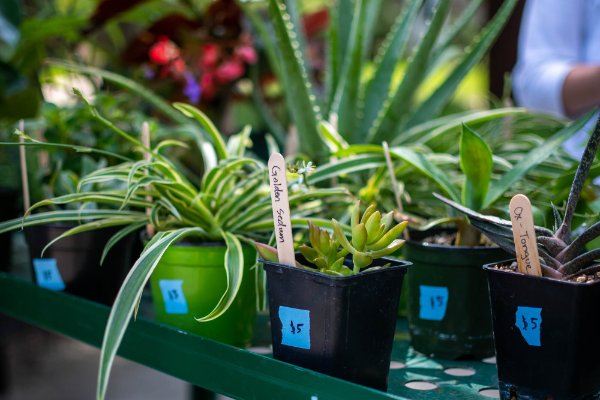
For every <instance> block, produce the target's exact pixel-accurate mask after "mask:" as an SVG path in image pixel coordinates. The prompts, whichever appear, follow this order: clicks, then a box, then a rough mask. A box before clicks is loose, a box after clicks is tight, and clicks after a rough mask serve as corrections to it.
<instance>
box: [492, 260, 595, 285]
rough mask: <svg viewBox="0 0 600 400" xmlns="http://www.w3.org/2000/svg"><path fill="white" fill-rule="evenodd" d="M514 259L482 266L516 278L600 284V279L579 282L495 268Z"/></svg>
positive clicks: (576, 283) (561, 283) (493, 271)
mask: <svg viewBox="0 0 600 400" xmlns="http://www.w3.org/2000/svg"><path fill="white" fill-rule="evenodd" d="M513 261H516V258H512V259H510V260H503V261H498V262H493V263H489V264H484V265H483V267H482V268H483V269H484V270H486V271H488V272H490V273H498V274H507V275H512V276H515V279H529V280H532V281H549V282H553V283H555V284H559V285H568V286H581V287H593V286H595V285H597V284H600V280H597V281H595V282H592V283H579V282H572V281H565V280H563V279H556V278H552V277H549V276H536V275H527V274H524V273H522V272H519V271H509V270H505V269H499V268H495V266H496V265H505V264H508V263H512V262H513Z"/></svg>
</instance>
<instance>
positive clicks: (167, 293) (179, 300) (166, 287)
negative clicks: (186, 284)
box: [158, 279, 188, 314]
mask: <svg viewBox="0 0 600 400" xmlns="http://www.w3.org/2000/svg"><path fill="white" fill-rule="evenodd" d="M158 286H159V287H160V291H161V292H162V295H163V300H164V302H165V311H166V313H167V314H187V313H188V305H187V301H186V300H185V295H184V294H183V281H182V280H181V279H161V280H160V281H159V282H158Z"/></svg>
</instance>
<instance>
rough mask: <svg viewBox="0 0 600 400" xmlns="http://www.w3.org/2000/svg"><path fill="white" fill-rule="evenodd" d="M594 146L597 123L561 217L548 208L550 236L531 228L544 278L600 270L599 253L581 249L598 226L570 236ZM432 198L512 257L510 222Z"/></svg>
mask: <svg viewBox="0 0 600 400" xmlns="http://www.w3.org/2000/svg"><path fill="white" fill-rule="evenodd" d="M598 146H600V119H599V120H598V122H597V123H596V127H595V129H594V131H593V132H592V134H591V136H590V138H589V141H588V143H587V146H586V148H585V150H584V152H583V155H582V157H581V161H580V163H579V165H578V167H577V171H576V173H575V176H574V179H573V182H572V184H571V191H570V192H569V197H568V200H567V203H566V206H565V210H564V215H563V216H562V217H561V215H560V212H559V211H558V210H557V209H556V207H554V206H552V207H553V209H554V215H555V222H556V225H555V229H554V232H553V231H551V230H549V229H546V228H543V227H539V226H536V227H535V231H536V235H537V244H538V252H539V254H540V258H541V264H542V272H543V275H544V276H547V277H552V278H557V279H570V278H571V277H573V276H574V275H581V274H592V273H595V272H597V271H599V270H600V263H598V261H597V260H598V259H600V249H593V250H589V251H587V250H586V249H585V245H586V244H588V243H589V242H590V241H592V240H594V239H596V238H597V237H599V236H600V222H597V223H595V224H593V225H591V226H590V227H588V228H586V229H583V230H582V231H581V233H580V234H579V235H578V236H577V237H574V236H573V232H572V230H571V225H572V222H573V217H574V215H575V208H576V206H577V203H578V201H579V199H580V196H581V192H582V190H583V189H584V187H585V183H586V179H587V177H588V174H589V172H590V169H591V167H592V165H593V162H594V159H595V157H596V152H597V150H598ZM436 197H438V198H439V199H440V200H442V201H443V202H445V203H446V204H448V205H450V206H451V207H453V208H455V209H456V210H458V211H460V212H461V213H463V214H465V215H466V216H468V217H469V219H470V220H471V224H472V225H473V226H475V227H476V228H477V229H479V230H480V231H481V232H483V233H484V234H485V235H486V236H487V237H489V238H490V239H491V240H493V241H494V242H495V243H496V244H498V246H500V247H502V248H503V249H504V250H506V251H507V252H509V253H511V254H515V247H514V243H513V235H512V223H511V222H510V221H507V220H503V219H500V218H497V217H492V216H488V215H483V214H480V213H477V212H475V210H472V209H470V208H468V207H465V206H463V205H460V204H457V203H456V202H454V201H452V200H449V199H447V198H445V197H443V196H440V195H436Z"/></svg>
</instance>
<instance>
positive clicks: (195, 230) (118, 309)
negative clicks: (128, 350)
mask: <svg viewBox="0 0 600 400" xmlns="http://www.w3.org/2000/svg"><path fill="white" fill-rule="evenodd" d="M84 101H85V99H84ZM86 103H87V102H86ZM87 104H88V106H89V109H90V111H91V113H92V115H93V116H94V118H95V119H97V120H98V121H99V122H101V123H103V124H104V125H105V126H106V127H108V128H110V129H111V130H112V131H113V132H114V133H115V134H117V135H119V136H120V137H122V138H124V139H125V140H127V141H129V142H130V143H132V144H133V145H134V146H136V147H137V148H138V149H139V151H140V152H141V153H142V154H143V155H145V157H141V159H138V160H136V159H128V158H126V157H123V156H120V155H118V154H110V155H111V156H114V157H116V158H117V159H121V160H122V162H121V163H120V164H117V165H114V166H109V167H105V168H102V169H99V170H96V171H94V172H92V173H90V174H88V175H86V176H84V177H82V179H81V181H80V183H79V187H78V191H76V192H74V193H69V194H66V195H63V196H58V197H54V198H50V199H46V200H43V201H40V202H38V203H36V204H35V205H33V206H32V207H31V209H30V210H28V212H27V213H26V215H25V216H24V217H23V219H16V220H11V221H7V222H3V223H1V224H0V232H6V231H9V230H13V229H17V228H19V227H27V226H31V225H36V224H45V223H52V222H58V221H74V222H78V223H79V225H77V226H75V227H74V228H72V229H70V230H69V231H67V232H65V233H64V234H63V235H61V236H59V237H58V238H56V239H55V240H53V241H52V242H50V243H49V244H48V245H47V246H46V247H48V246H51V245H52V244H53V243H55V242H56V241H58V240H60V239H62V238H64V237H68V236H71V235H75V234H77V233H81V232H85V231H91V230H95V229H100V228H104V227H112V226H119V227H122V228H121V229H120V230H119V231H118V232H117V233H116V234H115V235H114V236H113V237H112V238H111V239H110V240H109V241H108V242H107V244H106V246H105V249H104V255H106V253H107V252H108V251H109V250H110V249H111V248H112V247H113V246H114V244H115V243H117V242H118V241H119V240H120V239H122V238H123V237H125V236H126V235H128V234H130V233H131V232H134V231H136V230H138V229H140V228H142V227H143V226H145V225H148V224H150V225H152V226H153V227H154V230H155V231H156V232H157V233H156V234H155V235H154V237H152V238H150V240H149V241H148V243H147V244H146V246H145V248H144V250H143V252H142V254H141V255H140V257H139V258H138V260H137V261H136V262H135V264H134V266H133V268H132V269H131V271H130V273H129V274H128V276H127V278H126V279H125V281H124V283H123V285H122V287H121V289H120V291H119V293H118V295H117V298H116V300H115V303H114V306H113V308H112V310H111V313H110V316H109V319H108V322H107V325H106V330H105V334H104V340H103V344H102V352H101V359H100V372H99V383H98V392H97V396H98V398H99V399H102V398H104V396H105V392H106V387H107V384H108V377H109V371H110V368H111V365H112V363H113V360H114V356H115V354H116V352H117V349H118V347H119V345H120V343H121V340H122V338H123V335H124V334H125V330H126V328H127V325H128V324H129V321H130V320H131V317H132V315H133V316H135V314H136V313H137V305H138V303H139V300H140V296H141V294H142V290H143V288H144V285H145V284H146V282H147V281H148V279H149V277H150V275H151V273H152V271H153V270H154V268H155V267H156V265H157V264H158V262H159V261H160V259H161V257H162V255H163V254H164V253H165V251H166V250H167V249H168V248H169V247H170V246H171V245H173V244H174V243H176V242H177V241H180V240H182V239H184V238H187V237H191V238H192V239H193V240H199V241H213V242H214V241H219V242H223V243H224V244H225V246H226V247H227V250H226V255H225V260H226V262H225V265H224V267H225V269H226V272H227V280H228V282H227V283H228V284H227V287H228V289H227V291H226V292H225V293H224V295H223V297H222V298H221V301H220V302H219V303H218V304H217V305H216V306H215V308H214V309H213V310H212V311H211V312H210V313H208V314H207V315H206V316H203V317H201V318H199V321H209V320H213V319H215V318H218V317H219V316H220V315H222V314H223V313H224V312H225V311H226V310H227V309H228V307H229V306H230V304H231V303H232V302H233V300H234V299H235V296H236V294H237V291H238V289H239V287H240V284H241V280H242V277H243V254H242V247H241V243H242V242H244V241H246V242H250V243H251V242H252V241H253V240H257V239H260V240H265V239H268V237H269V235H270V233H271V230H272V220H271V218H272V216H271V203H270V197H269V192H268V190H269V189H268V180H267V172H266V166H265V165H264V163H263V162H261V161H259V160H256V159H253V158H249V157H246V156H245V155H244V154H245V150H246V147H247V145H248V136H249V134H250V130H249V129H244V130H243V131H242V132H241V133H240V134H238V135H234V136H232V137H230V138H229V140H228V141H227V142H226V141H225V140H224V139H223V137H222V136H221V134H220V133H219V132H218V131H217V129H216V128H215V126H214V125H213V123H212V122H211V121H210V120H209V119H208V118H207V117H206V116H205V115H204V114H203V113H202V112H200V111H199V110H197V109H196V108H194V107H192V106H189V105H186V104H181V103H177V104H175V105H174V110H175V111H177V110H179V112H181V113H182V114H183V115H184V116H186V117H189V118H192V119H194V120H196V121H197V122H198V124H199V125H200V128H201V129H202V131H203V132H205V137H204V138H202V141H200V138H199V140H198V142H201V143H204V144H206V143H210V144H211V150H212V151H211V152H210V153H212V154H215V155H216V158H215V160H214V163H212V164H211V161H210V160H205V165H206V168H205V171H204V173H203V175H202V179H201V185H200V186H199V187H197V186H195V185H194V184H193V183H191V182H190V181H189V180H188V179H187V178H186V177H185V175H184V174H183V173H182V172H181V171H180V170H179V169H178V168H177V166H176V164H175V163H174V162H173V161H172V160H170V159H168V158H167V157H166V156H165V155H164V154H163V150H164V149H165V148H167V147H169V146H185V145H184V144H183V143H181V142H178V141H175V140H163V141H161V142H159V143H157V144H156V145H155V146H153V147H147V146H146V145H144V144H143V143H142V142H141V141H140V140H138V139H137V137H135V136H134V135H131V134H129V133H127V132H124V131H122V130H121V129H119V128H117V127H116V126H115V125H114V124H113V123H112V122H110V121H108V120H107V119H105V118H104V117H103V116H102V115H100V113H99V112H98V110H96V108H95V107H93V106H92V105H91V104H89V103H87ZM198 132H200V131H198ZM20 134H21V135H23V136H24V137H25V138H26V139H27V143H25V145H26V146H41V147H58V148H65V149H73V150H75V151H79V152H98V153H101V154H106V152H105V151H103V150H98V149H92V148H86V147H82V146H69V145H59V144H48V143H42V142H39V141H36V140H34V139H32V138H30V137H28V136H26V135H24V134H23V133H20ZM4 145H15V144H14V143H4ZM205 154H209V153H206V152H205ZM114 182H118V183H120V185H121V187H122V189H113V190H106V191H103V190H97V191H89V190H86V188H90V187H97V186H96V185H92V184H103V183H114ZM112 187H114V185H113V186H112ZM345 197H346V191H345V190H343V189H336V188H334V189H318V190H316V189H312V188H310V187H307V186H306V185H298V184H297V182H295V181H294V180H291V181H290V203H291V204H292V205H293V207H294V210H296V216H295V218H293V219H292V223H293V224H294V226H305V225H306V223H307V218H306V216H308V215H311V214H312V213H313V212H315V210H321V208H322V207H323V201H324V200H326V199H329V198H334V199H337V200H338V201H344V198H345ZM90 202H94V203H96V204H99V205H101V206H103V207H104V208H100V209H87V208H86V207H85V206H82V207H80V208H79V209H77V210H68V209H59V210H54V211H45V212H40V213H33V214H31V213H32V212H33V211H35V210H37V209H39V208H41V207H45V206H62V205H68V204H72V203H80V204H83V205H85V204H87V203H90ZM148 209H149V210H150V212H149V213H147V212H146V210H148ZM30 214H31V215H30ZM313 221H315V223H319V224H321V225H324V226H331V225H330V223H329V222H328V221H324V220H318V219H313Z"/></svg>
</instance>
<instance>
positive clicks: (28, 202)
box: [19, 120, 31, 213]
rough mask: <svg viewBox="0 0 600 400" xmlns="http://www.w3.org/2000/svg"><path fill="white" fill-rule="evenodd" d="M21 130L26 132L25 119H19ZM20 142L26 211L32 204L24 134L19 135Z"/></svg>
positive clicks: (24, 206)
mask: <svg viewBox="0 0 600 400" xmlns="http://www.w3.org/2000/svg"><path fill="white" fill-rule="evenodd" d="M19 130H20V131H21V133H24V131H25V122H24V121H23V120H20V121H19ZM19 143H21V146H19V161H20V163H21V183H22V187H23V208H24V209H25V210H24V212H25V213H26V212H27V210H29V207H30V206H31V200H30V199H29V179H28V177H27V157H26V155H25V146H23V145H22V144H23V143H25V138H24V137H23V135H20V136H19Z"/></svg>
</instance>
